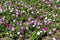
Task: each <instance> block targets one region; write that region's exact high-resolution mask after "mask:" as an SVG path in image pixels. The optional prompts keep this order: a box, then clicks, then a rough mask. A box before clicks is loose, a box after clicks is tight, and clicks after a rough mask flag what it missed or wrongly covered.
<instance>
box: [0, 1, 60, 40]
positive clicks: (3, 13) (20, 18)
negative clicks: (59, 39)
mask: <svg viewBox="0 0 60 40" xmlns="http://www.w3.org/2000/svg"><path fill="white" fill-rule="evenodd" d="M59 11H60V4H59V1H51V0H49V1H46V0H41V1H40V2H39V3H38V4H37V5H30V4H26V3H24V1H22V0H20V1H15V2H14V1H5V2H4V3H1V4H0V31H1V35H0V36H2V35H3V36H9V37H11V38H20V39H22V40H23V39H28V38H30V39H29V40H34V39H36V40H37V38H39V37H41V36H43V35H44V34H45V35H46V33H47V34H49V35H52V34H54V33H55V32H56V30H57V29H58V28H59V24H60V23H59V17H60V12H59Z"/></svg>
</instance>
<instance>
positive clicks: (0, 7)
mask: <svg viewBox="0 0 60 40" xmlns="http://www.w3.org/2000/svg"><path fill="white" fill-rule="evenodd" d="M0 12H2V5H1V4H0Z"/></svg>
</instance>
